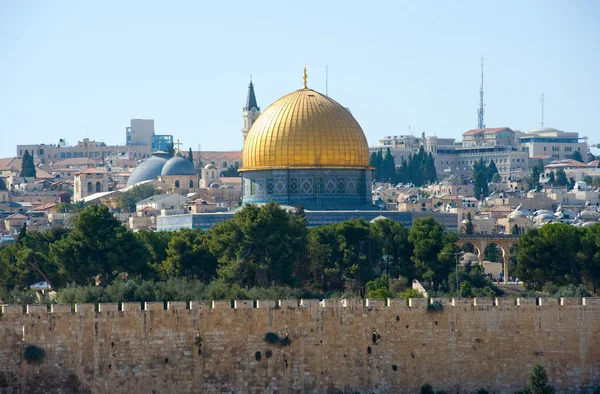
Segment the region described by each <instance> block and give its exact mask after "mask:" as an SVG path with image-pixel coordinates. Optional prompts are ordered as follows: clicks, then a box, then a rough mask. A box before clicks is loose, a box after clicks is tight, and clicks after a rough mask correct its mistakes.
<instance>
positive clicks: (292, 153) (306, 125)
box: [242, 89, 369, 171]
mask: <svg viewBox="0 0 600 394" xmlns="http://www.w3.org/2000/svg"><path fill="white" fill-rule="evenodd" d="M242 167H243V170H245V171H250V170H260V169H277V168H315V167H319V168H362V169H365V168H368V167H369V147H368V144H367V139H366V138H365V135H364V133H363V131H362V129H361V127H360V125H359V124H358V122H357V121H356V119H354V117H353V116H352V114H351V113H350V112H349V111H348V110H347V109H346V108H344V107H343V106H342V105H340V104H339V103H337V102H336V101H335V100H333V99H331V98H330V97H328V96H325V95H323V94H321V93H319V92H316V91H314V90H311V89H300V90H297V91H295V92H292V93H290V94H288V95H286V96H284V97H282V98H280V99H279V100H277V101H275V102H274V103H273V104H271V105H270V106H269V107H268V108H267V109H266V110H265V111H264V112H263V113H262V114H261V115H260V116H259V117H258V119H257V120H256V122H254V124H253V125H252V128H250V131H249V132H248V137H247V138H246V141H245V143H244V150H243V158H242Z"/></svg>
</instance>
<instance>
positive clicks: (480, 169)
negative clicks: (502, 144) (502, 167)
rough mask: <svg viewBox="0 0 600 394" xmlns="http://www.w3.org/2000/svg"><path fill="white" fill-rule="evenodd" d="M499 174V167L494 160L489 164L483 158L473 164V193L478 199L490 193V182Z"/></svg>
mask: <svg viewBox="0 0 600 394" xmlns="http://www.w3.org/2000/svg"><path fill="white" fill-rule="evenodd" d="M496 174H498V168H496V164H495V163H494V161H493V160H491V161H490V163H489V164H488V165H486V164H485V162H484V161H483V158H481V159H479V161H477V162H475V164H474V165H473V193H474V194H475V198H476V199H478V200H479V199H481V198H483V197H487V196H489V195H490V189H489V185H488V184H489V183H490V182H491V181H492V179H493V178H494V176H495V175H496Z"/></svg>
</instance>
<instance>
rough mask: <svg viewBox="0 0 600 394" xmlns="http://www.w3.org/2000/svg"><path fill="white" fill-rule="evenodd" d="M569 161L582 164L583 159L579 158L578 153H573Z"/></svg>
mask: <svg viewBox="0 0 600 394" xmlns="http://www.w3.org/2000/svg"><path fill="white" fill-rule="evenodd" d="M571 159H573V160H575V161H578V162H580V163H583V157H581V153H579V151H575V152H573V155H571Z"/></svg>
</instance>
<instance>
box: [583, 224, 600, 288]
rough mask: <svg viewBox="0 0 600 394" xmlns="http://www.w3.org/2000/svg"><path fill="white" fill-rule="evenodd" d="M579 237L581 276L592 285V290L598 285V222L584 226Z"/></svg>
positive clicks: (599, 233) (599, 235) (599, 249)
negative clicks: (582, 232)
mask: <svg viewBox="0 0 600 394" xmlns="http://www.w3.org/2000/svg"><path fill="white" fill-rule="evenodd" d="M583 231H584V234H583V236H582V238H581V250H580V252H579V253H578V258H579V260H580V261H581V270H582V275H583V277H584V278H585V279H586V280H587V281H588V282H589V283H590V284H591V285H592V288H593V292H594V293H596V290H597V289H598V288H599V287H600V224H599V223H597V224H595V225H593V226H591V227H587V228H585V230H583Z"/></svg>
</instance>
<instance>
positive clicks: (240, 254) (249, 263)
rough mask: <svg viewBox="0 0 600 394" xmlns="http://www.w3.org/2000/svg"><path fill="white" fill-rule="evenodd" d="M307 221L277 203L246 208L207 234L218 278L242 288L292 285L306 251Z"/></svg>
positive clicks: (302, 216)
mask: <svg viewBox="0 0 600 394" xmlns="http://www.w3.org/2000/svg"><path fill="white" fill-rule="evenodd" d="M306 233H307V229H306V218H305V217H304V215H300V214H296V213H290V212H287V211H286V210H284V209H283V208H281V207H280V206H279V205H278V204H276V203H267V204H265V205H263V206H261V207H258V206H255V205H245V206H244V207H243V208H242V210H241V211H239V212H238V213H236V214H235V216H234V217H233V218H232V219H230V220H226V221H224V222H221V223H219V224H217V225H216V226H214V227H213V228H212V229H211V230H210V231H209V232H208V233H207V242H208V243H207V245H208V247H209V250H210V251H211V253H213V255H215V256H217V257H218V262H219V268H218V274H219V277H221V278H223V279H224V280H225V281H226V282H228V283H238V284H240V285H242V286H268V285H270V284H276V285H291V284H293V283H294V282H295V280H296V278H295V277H294V275H293V272H294V268H295V265H296V261H297V260H298V259H299V258H301V257H302V256H303V255H304V254H305V251H306Z"/></svg>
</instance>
